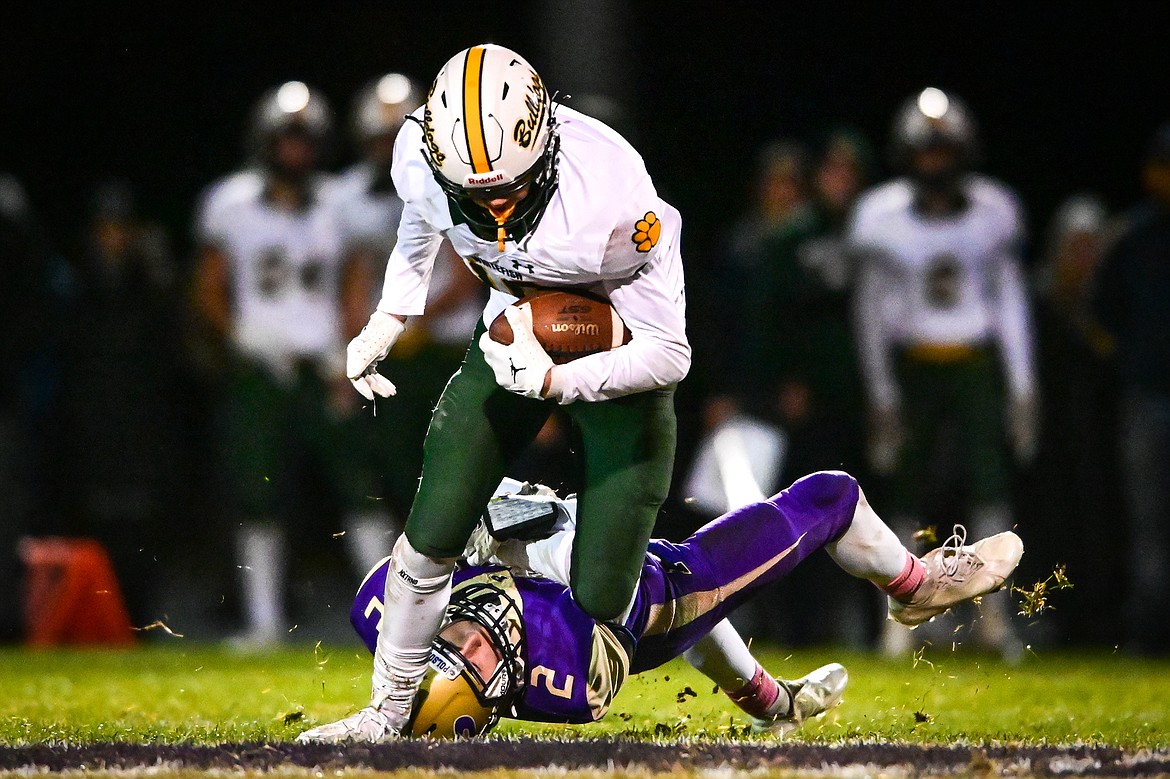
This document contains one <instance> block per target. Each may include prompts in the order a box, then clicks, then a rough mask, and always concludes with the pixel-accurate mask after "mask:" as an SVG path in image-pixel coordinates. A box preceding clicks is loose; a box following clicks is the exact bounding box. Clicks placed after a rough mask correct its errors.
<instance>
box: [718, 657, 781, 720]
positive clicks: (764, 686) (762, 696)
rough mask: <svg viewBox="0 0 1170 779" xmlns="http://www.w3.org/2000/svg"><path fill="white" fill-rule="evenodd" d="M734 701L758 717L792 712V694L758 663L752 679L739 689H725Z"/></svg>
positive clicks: (779, 715)
mask: <svg viewBox="0 0 1170 779" xmlns="http://www.w3.org/2000/svg"><path fill="white" fill-rule="evenodd" d="M724 692H726V693H727V697H728V698H731V701H732V703H734V704H735V705H736V706H738V707H740V708H741V709H743V710H744V712H746V713H747V714H748V715H749V716H752V717H755V718H756V719H775V718H776V717H787V716H788V715H790V714H791V713H792V695H791V693H789V692H788V689H787V688H785V687H783V686H781V684H780V682H778V681H777V680H776V679H774V678H772V676H771V674H769V673H768V672H767V671H765V670H764V668H763V666H760V665H757V666H756V672H755V673H754V674H753V675H752V680H751V681H750V682H748V683H747V684H745V685H744V686H743V687H740V688H739V689H738V690H724Z"/></svg>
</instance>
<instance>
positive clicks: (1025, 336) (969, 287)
mask: <svg viewBox="0 0 1170 779" xmlns="http://www.w3.org/2000/svg"><path fill="white" fill-rule="evenodd" d="M964 193H965V195H966V197H967V200H968V205H967V207H966V208H965V209H963V210H962V211H960V212H958V213H956V214H954V215H952V216H945V217H932V216H923V215H922V214H920V213H919V212H918V211H917V210H916V209H915V208H914V189H913V185H912V184H911V183H910V182H909V181H908V180H906V179H896V180H894V181H891V182H888V183H886V184H882V185H879V186H877V187H874V188H873V189H871V190H869V191H868V192H867V193H865V194H864V195H862V197H861V198H860V199H859V200H858V202H857V205H856V206H855V208H854V211H853V215H852V217H851V220H850V226H849V231H848V239H849V242H850V244H851V247H852V249H853V250H854V251H855V253H856V255H857V257H858V258H859V262H860V267H859V279H858V286H857V290H856V295H857V315H858V318H857V327H858V332H859V336H860V345H861V352H862V354H861V357H862V367H863V369H864V370H865V373H866V375H867V379H868V382H869V385H870V390H871V393H872V394H873V396H874V399H875V401H876V402H878V403H880V404H890V403H895V402H896V401H897V390H896V388H895V386H894V380H893V372H892V367H891V356H892V355H891V350H892V349H893V348H896V347H906V346H913V345H930V346H981V345H985V344H989V343H996V342H997V343H998V345H999V347H1000V350H1001V352H1002V354H1003V357H1004V360H1005V367H1006V369H1007V375H1008V380H1009V385H1010V387H1011V389H1012V391H1013V392H1015V393H1022V392H1029V391H1031V390H1032V389H1033V383H1034V380H1033V375H1032V362H1031V343H1030V341H1031V330H1030V323H1029V316H1028V307H1027V299H1026V295H1025V291H1024V283H1023V275H1022V272H1021V269H1020V263H1019V251H1020V245H1021V243H1022V240H1023V218H1022V212H1021V209H1020V206H1019V203H1018V202H1017V200H1016V197H1015V195H1014V194H1013V193H1012V192H1011V191H1010V190H1009V189H1008V188H1007V187H1006V186H1004V185H1003V184H1000V183H999V182H997V181H994V180H993V179H990V178H987V177H985V176H978V175H972V176H969V177H968V179H967V181H966V183H965V186H964Z"/></svg>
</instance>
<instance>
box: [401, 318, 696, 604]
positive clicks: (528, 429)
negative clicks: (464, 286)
mask: <svg viewBox="0 0 1170 779" xmlns="http://www.w3.org/2000/svg"><path fill="white" fill-rule="evenodd" d="M482 330H483V328H482V326H481V327H480V328H479V329H478V330H477V332H476V336H475V338H473V340H472V345H471V348H470V349H469V350H468V352H467V357H466V358H465V360H464V362H463V365H462V367H461V368H460V369H459V371H458V372H456V374H455V375H454V376H453V377H452V378H451V381H450V382H449V383H448V384H447V388H446V389H445V390H444V391H443V395H442V397H441V398H440V399H439V403H438V406H437V407H436V408H435V413H434V416H433V417H432V418H431V424H430V428H429V429H428V430H427V438H426V443H425V444H424V447H423V470H422V479H421V481H420V482H419V488H418V493H417V494H416V496H415V500H414V505H413V506H412V507H411V511H410V517H409V519H408V520H407V523H406V536H407V538H408V539H409V540H410V543H411V545H412V546H413V547H414V548H415V549H417V550H418V551H420V552H422V553H423V554H426V555H430V556H432V557H457V556H459V555H460V554H462V552H463V548H464V546H465V545H466V543H467V539H468V537H469V536H470V535H471V531H472V529H473V528H474V527H475V523H476V521H477V520H478V518H479V516H480V515H481V513H482V512H483V510H484V507H485V506H486V505H487V502H488V500H489V499H490V498H491V496H492V494H493V493H494V492H495V490H496V487H497V486H498V485H499V483H500V480H501V479H502V478H503V477H504V476H506V475H507V471H508V467H509V464H510V463H511V462H512V461H513V460H515V458H516V457H517V456H518V455H519V454H520V453H521V452H522V451H523V450H524V448H525V447H526V446H527V445H528V444H529V443H530V442H531V441H532V440H533V439H534V438H535V437H536V434H537V433H538V432H539V431H540V428H541V427H542V426H543V425H544V423H545V421H546V420H547V419H548V417H549V415H550V414H551V413H552V411H553V409H554V408H555V405H554V403H553V401H542V400H533V399H531V398H525V397H522V396H520V395H516V394H513V393H511V392H508V391H506V390H504V389H501V388H500V387H499V385H497V384H496V380H495V377H494V376H493V375H492V370H491V368H490V367H489V366H488V364H487V362H486V361H485V360H484V357H483V352H481V351H480V349H479V344H478V337H479V333H480V332H482ZM564 409H565V411H566V413H567V414H568V416H569V417H570V419H571V420H572V421H573V424H574V427H575V429H576V434H577V435H576V438H577V440H578V441H579V442H580V446H581V451H580V453H579V456H580V458H581V461H580V464H581V467H582V468H583V469H584V470H583V477H584V478H583V484H584V488H583V489H582V491H581V493H580V494H579V496H578V503H577V535H576V538H575V540H574V542H573V556H572V566H571V573H570V586H571V589H572V591H573V596H574V597H575V598H576V599H577V602H578V603H579V604H580V606H581V607H582V608H583V609H585V611H586V612H588V613H589V614H590V615H591V616H593V617H594V618H595V619H598V620H608V619H613V618H614V617H617V616H618V615H619V614H621V612H622V611H623V610H625V608H626V606H627V605H629V601H630V598H631V597H633V593H634V588H635V587H636V586H637V582H638V576H639V575H640V573H641V570H642V562H643V558H644V557H645V554H646V545H647V542H648V541H649V539H650V533H651V531H652V530H653V528H654V521H655V519H656V518H657V516H658V509H659V508H660V507H661V505H662V502H663V501H664V500H666V496H667V492H668V491H669V489H670V477H671V471H672V468H673V466H674V451H675V439H676V429H675V415H674V387H667V388H663V389H658V390H651V391H648V392H642V393H638V394H634V395H628V396H626V397H622V398H616V399H614V400H607V401H603V402H594V403H590V402H584V401H578V402H576V403H571V404H569V405H567V406H564Z"/></svg>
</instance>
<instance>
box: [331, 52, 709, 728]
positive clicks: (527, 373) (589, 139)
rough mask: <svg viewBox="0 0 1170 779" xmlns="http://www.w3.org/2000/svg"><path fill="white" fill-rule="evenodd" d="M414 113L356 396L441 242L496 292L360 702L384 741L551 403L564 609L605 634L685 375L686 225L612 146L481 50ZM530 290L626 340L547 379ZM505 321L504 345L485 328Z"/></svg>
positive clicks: (377, 387)
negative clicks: (565, 548)
mask: <svg viewBox="0 0 1170 779" xmlns="http://www.w3.org/2000/svg"><path fill="white" fill-rule="evenodd" d="M413 117H414V118H415V119H416V120H418V121H417V122H416V123H411V124H408V125H406V126H405V127H404V128H403V130H402V133H401V135H400V137H399V140H398V143H397V144H396V147H395V155H394V165H393V168H392V172H393V176H394V182H395V185H396V186H397V188H398V192H399V195H400V196H401V197H402V198H403V200H404V201H405V202H406V205H405V207H404V210H403V218H402V222H401V224H400V226H399V230H398V243H397V245H396V246H395V249H394V252H393V253H392V254H391V256H390V260H389V262H388V263H387V268H386V282H385V284H384V286H383V296H382V300H381V302H380V303H379V304H378V307H377V310H376V311H375V312H374V314H373V315H372V316H371V318H370V321H369V323H368V324H367V325H366V327H365V328H364V329H363V331H362V334H361V335H360V336H358V337H357V338H355V339H354V340H353V341H352V342H351V343H350V346H349V349H348V353H347V354H348V356H347V374H348V375H349V377H350V378H351V379H353V381H354V386H355V387H356V388H357V389H358V391H359V392H361V393H362V394H363V395H364V396H365V397H367V398H369V399H371V400H372V399H373V398H374V396H375V394H378V395H382V396H387V395H391V394H393V393H394V391H395V390H394V386H393V384H392V383H391V382H390V381H389V380H388V379H387V378H386V377H384V376H382V375H381V374H380V373H378V364H379V363H380V362H381V361H382V360H383V358H384V357H386V355H387V354H388V353H389V352H390V350H391V348H392V347H393V346H394V344H395V343H396V341H398V339H399V337H400V336H402V335H403V331H404V329H405V327H404V323H405V321H406V318H407V317H408V316H410V315H416V314H420V313H422V312H423V311H424V310H425V303H426V294H427V287H428V282H429V280H430V275H431V269H432V267H433V263H434V259H435V256H436V254H437V252H438V250H439V247H440V245H441V243H442V240H443V238H444V237H445V238H446V239H447V240H449V241H450V242H451V244H452V245H453V246H454V247H455V250H456V252H458V254H459V255H460V256H461V257H463V258H464V261H465V262H467V263H468V266H469V267H470V268H472V270H473V271H474V272H475V274H476V275H477V276H478V277H479V278H480V280H481V281H483V283H484V284H485V285H488V286H490V287H491V288H492V291H491V296H490V298H489V300H488V304H487V307H486V308H485V309H484V313H483V323H482V324H481V325H480V326H479V327H478V328H477V333H479V334H480V335H479V336H478V338H474V337H473V339H472V343H471V346H470V348H469V349H468V351H467V356H466V359H465V360H464V362H463V364H462V366H461V367H460V369H459V370H458V371H457V372H456V373H455V375H454V376H452V378H451V380H450V382H448V384H447V386H446V388H445V389H444V391H443V395H442V397H441V398H440V400H439V403H438V406H437V407H436V409H435V413H434V415H433V417H432V422H431V425H430V427H429V429H428V431H427V437H426V445H425V448H424V455H423V456H424V467H423V475H422V480H421V481H420V484H419V489H418V492H417V493H416V495H415V500H414V503H413V504H412V506H411V511H410V516H409V518H408V520H407V523H406V531H405V533H404V534H403V536H402V537H400V538H399V540H398V542H397V544H396V546H395V551H394V554H393V555H392V557H391V565H392V567H393V570H394V575H392V576H389V577H387V580H386V582H387V583H386V598H385V602H386V617H385V625H384V629H383V631H382V633H381V636H380V639H379V642H378V651H377V653H376V654H375V658H374V673H373V681H374V684H373V690H372V696H371V700H372V702H373V704H372V705H374V706H375V707H377V708H378V709H379V711H381V712H382V713H383V714H384V715H385V716H386V718H387V720H386V722H387V723H388V727H391V728H398V727H402V726H404V725H405V723H406V721H407V718H408V716H409V713H410V709H411V706H412V702H413V700H414V694H415V692H416V690H417V689H418V684H419V683H420V682H421V680H422V677H423V674H424V673H425V670H426V664H427V660H428V657H429V651H430V650H429V648H430V644H431V640H432V639H433V638H434V636H435V634H436V632H437V631H438V628H439V624H440V622H441V620H442V617H443V613H444V609H445V607H446V603H447V599H448V596H449V588H450V581H451V574H452V571H453V570H454V565H455V560H456V559H457V558H458V557H459V555H460V554H461V552H462V550H463V547H464V545H465V544H466V541H467V538H468V536H469V535H470V534H471V531H472V530H473V528H474V520H475V517H476V516H477V514H478V512H479V511H481V510H482V507H483V505H484V504H485V503H486V502H487V500H488V498H490V497H491V495H492V492H493V491H494V490H495V489H496V486H497V485H498V484H499V482H500V479H501V478H503V476H504V474H505V472H506V470H507V469H508V468H509V467H510V465H511V463H512V462H513V461H515V460H517V459H518V458H519V457H520V455H521V453H522V452H523V450H524V449H525V448H526V447H527V446H528V445H529V444H530V443H531V441H532V440H533V439H534V438H536V436H537V434H538V432H539V431H540V429H541V428H542V427H543V426H544V425H545V423H546V422H547V420H548V418H549V416H550V414H551V413H552V411H553V409H554V408H555V407H556V405H557V403H559V404H560V405H561V407H562V408H563V409H564V411H565V413H566V415H567V416H568V417H569V418H570V419H571V420H572V423H573V427H574V433H573V435H574V439H575V443H576V444H577V449H578V452H579V463H580V466H581V471H582V473H583V487H582V490H581V492H580V518H579V522H578V529H577V533H576V536H575V542H574V547H573V558H574V563H573V566H572V576H571V589H572V592H573V597H574V598H576V599H577V602H578V603H579V604H580V605H581V606H582V608H584V609H585V610H586V611H587V612H588V613H590V614H591V615H593V616H594V617H597V618H599V619H603V620H604V619H611V618H613V617H614V616H616V615H618V614H619V613H621V611H622V610H623V609H624V608H625V607H626V605H627V604H628V603H629V601H630V598H631V597H632V594H633V591H634V588H635V587H636V584H637V579H638V574H639V571H640V568H641V564H642V557H643V554H644V552H645V547H646V542H647V540H648V539H649V537H650V532H651V530H652V528H653V526H654V522H655V519H656V518H657V514H658V509H659V507H660V506H661V505H662V502H663V501H664V500H665V499H666V496H667V493H668V491H669V487H670V477H671V472H672V469H673V464H674V452H675V441H676V420H675V412H674V393H675V389H676V386H677V383H678V382H679V381H681V380H682V378H683V377H684V376H685V375H686V373H687V371H688V370H689V368H690V345H689V343H688V342H687V340H686V333H685V319H686V317H685V294H684V287H683V275H682V257H681V247H680V244H679V241H680V233H681V227H682V220H681V217H680V216H679V213H678V211H677V210H676V209H675V208H673V207H672V206H670V205H669V204H668V203H666V202H665V201H664V200H662V199H661V198H660V197H659V196H658V193H657V191H656V190H655V188H654V184H653V182H652V180H651V178H650V176H649V174H648V173H647V172H646V168H645V164H644V162H643V161H642V159H641V157H640V156H639V155H638V153H637V152H636V151H635V150H634V149H633V148H632V147H631V146H630V145H629V144H628V143H627V142H626V141H625V140H624V139H622V138H621V137H620V136H619V135H618V134H617V133H615V132H614V131H613V130H611V129H610V128H608V127H607V126H605V125H604V124H602V123H601V122H599V121H597V120H595V119H592V118H590V117H587V116H585V115H584V114H581V113H579V112H577V111H574V110H572V109H571V108H568V107H567V106H561V105H556V104H554V103H553V101H552V99H551V97H550V96H549V93H548V91H547V90H546V89H545V86H544V83H543V81H542V80H541V78H540V76H539V75H538V74H537V73H536V71H535V70H534V69H533V68H532V67H531V65H529V64H528V63H527V62H526V61H525V60H524V58H523V57H521V56H520V55H519V54H517V53H516V52H513V51H511V50H509V49H506V48H503V47H500V46H495V45H481V46H473V47H471V48H469V49H466V50H464V51H461V52H459V53H458V54H457V55H455V56H454V57H452V58H451V59H450V60H448V62H447V63H446V64H445V65H444V66H443V68H442V69H440V71H439V74H438V76H437V77H436V79H435V81H434V83H433V84H432V86H431V90H430V93H429V95H428V98H427V102H426V104H425V107H424V108H422V109H421V110H418V111H416V112H415V113H414V114H413ZM544 287H549V288H558V287H572V288H577V289H582V290H586V291H590V292H593V293H595V294H597V295H600V296H601V297H603V298H605V299H607V300H609V301H610V302H611V303H612V304H613V307H614V309H615V310H616V311H617V312H618V313H619V314H620V315H621V317H622V319H623V320H624V321H625V324H626V326H627V327H628V328H629V330H630V331H631V333H632V339H631V340H630V342H629V343H627V344H625V345H622V346H619V347H617V348H615V349H612V350H610V351H607V352H601V353H598V354H592V355H589V356H587V357H582V358H580V359H577V360H573V361H572V362H568V363H565V364H563V365H553V363H552V360H551V359H550V358H549V356H548V355H547V354H546V353H545V352H544V350H543V349H542V348H541V347H540V345H539V344H538V343H537V341H536V339H535V337H534V336H533V335H532V320H531V314H530V313H528V309H526V308H518V307H515V306H512V305H511V304H512V303H514V302H516V300H517V299H518V298H520V297H522V296H524V295H525V294H527V293H528V292H531V291H533V290H535V289H537V288H544ZM501 313H503V314H504V315H505V316H506V317H507V318H508V322H509V324H510V325H511V328H512V332H513V336H514V337H513V341H512V343H511V344H508V345H505V344H500V343H497V342H496V341H493V340H492V339H491V338H490V337H488V336H487V334H486V332H485V330H486V324H487V323H488V322H491V321H492V320H494V319H495V317H496V316H497V315H499V314H501ZM409 380H410V377H409V376H407V377H405V378H404V381H409Z"/></svg>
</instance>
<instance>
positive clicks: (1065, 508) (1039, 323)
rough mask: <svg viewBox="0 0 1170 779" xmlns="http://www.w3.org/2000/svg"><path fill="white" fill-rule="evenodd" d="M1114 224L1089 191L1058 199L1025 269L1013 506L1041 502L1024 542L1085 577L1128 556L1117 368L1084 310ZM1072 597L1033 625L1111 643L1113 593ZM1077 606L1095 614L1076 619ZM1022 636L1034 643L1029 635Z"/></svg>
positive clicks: (1106, 574) (1102, 573) (1115, 624)
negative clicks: (1026, 320)
mask: <svg viewBox="0 0 1170 779" xmlns="http://www.w3.org/2000/svg"><path fill="white" fill-rule="evenodd" d="M1116 227H1117V225H1116V220H1115V219H1113V218H1112V217H1111V215H1110V213H1109V211H1108V209H1107V208H1106V205H1105V202H1104V200H1103V199H1102V198H1101V197H1100V196H1098V195H1097V194H1095V193H1089V192H1080V193H1077V194H1075V195H1072V196H1070V197H1068V198H1066V199H1065V200H1064V201H1063V202H1061V203H1060V205H1058V206H1057V208H1056V211H1055V212H1054V213H1053V215H1052V217H1051V219H1050V220H1049V224H1048V229H1047V231H1046V234H1045V242H1044V246H1043V249H1042V251H1041V253H1040V255H1039V257H1038V260H1039V261H1038V263H1037V266H1036V268H1035V274H1034V277H1033V280H1034V287H1035V293H1036V309H1035V311H1036V351H1037V360H1036V362H1037V368H1038V370H1037V375H1038V379H1039V381H1040V384H1041V390H1040V394H1041V397H1043V398H1044V403H1043V408H1042V413H1043V424H1041V426H1040V427H1041V436H1040V445H1039V448H1038V449H1037V453H1036V462H1035V466H1034V467H1033V469H1032V471H1031V472H1030V474H1029V478H1028V479H1027V480H1026V481H1023V482H1022V483H1021V484H1020V485H1019V486H1020V491H1019V495H1018V497H1019V500H1020V502H1021V505H1027V506H1036V507H1039V506H1042V507H1044V510H1043V511H1037V510H1035V509H1033V510H1031V511H1030V512H1029V518H1028V521H1029V528H1030V529H1031V531H1032V533H1033V535H1034V536H1035V538H1036V542H1035V543H1034V544H1032V548H1033V549H1034V550H1036V551H1037V552H1039V553H1041V554H1051V555H1052V556H1053V557H1057V556H1058V555H1059V557H1058V558H1057V559H1059V560H1060V561H1061V562H1063V563H1065V564H1067V566H1068V570H1069V571H1072V572H1075V575H1076V576H1077V577H1078V578H1083V579H1084V580H1086V581H1108V580H1109V579H1111V578H1112V577H1113V576H1115V572H1116V571H1117V570H1119V569H1120V568H1121V567H1122V566H1124V565H1125V564H1126V563H1125V559H1124V556H1123V555H1122V554H1120V552H1121V544H1120V543H1119V541H1120V539H1117V528H1116V513H1117V506H1118V505H1119V503H1120V502H1121V501H1123V500H1124V498H1123V496H1122V492H1121V489H1120V487H1119V468H1118V464H1117V459H1118V458H1117V454H1118V445H1117V435H1118V414H1117V408H1116V406H1117V404H1116V403H1115V402H1114V399H1115V398H1116V396H1117V391H1118V381H1117V371H1116V369H1115V364H1114V359H1113V349H1112V346H1113V344H1112V339H1111V338H1110V336H1109V334H1108V333H1107V332H1106V331H1105V329H1104V328H1102V327H1101V325H1100V324H1099V323H1098V322H1097V321H1096V319H1095V318H1094V316H1093V310H1092V296H1093V290H1094V278H1095V276H1096V274H1097V271H1098V268H1099V266H1100V262H1101V258H1102V257H1103V255H1104V253H1105V251H1106V250H1107V248H1108V247H1109V245H1110V243H1111V242H1112V241H1113V239H1114V236H1115V234H1116ZM1073 420H1075V423H1074V422H1073ZM1032 522H1035V525H1034V526H1033V525H1032ZM1070 535H1071V537H1072V538H1075V539H1077V543H1068V544H1065V545H1064V548H1063V549H1061V548H1060V544H1061V541H1060V540H1061V539H1063V538H1066V537H1068V536H1070ZM1046 545H1051V546H1046ZM1079 597H1080V599H1081V600H1080V606H1078V608H1076V609H1070V610H1064V609H1062V610H1058V611H1055V612H1054V613H1053V614H1052V617H1051V618H1050V619H1048V620H1045V621H1042V622H1041V623H1040V625H1038V627H1039V626H1041V625H1042V626H1043V627H1044V628H1045V629H1048V630H1053V629H1055V628H1057V627H1058V626H1059V629H1060V632H1065V633H1066V634H1067V635H1078V636H1080V637H1081V638H1082V639H1083V640H1086V641H1089V642H1091V643H1102V644H1107V643H1113V644H1115V643H1116V641H1117V638H1116V637H1117V636H1118V635H1119V634H1120V633H1121V631H1122V624H1121V618H1122V615H1121V614H1120V613H1119V612H1118V611H1117V609H1116V608H1115V606H1116V593H1114V592H1110V591H1109V589H1108V588H1105V587H1090V588H1084V589H1082V590H1081V591H1080V592H1079ZM1082 609H1083V610H1085V611H1087V612H1089V613H1092V614H1094V615H1095V616H1094V618H1093V619H1091V620H1084V619H1083V618H1082V617H1080V616H1079V614H1078V612H1080V611H1082ZM1076 622H1080V623H1081V624H1077V625H1074V624H1073V623H1076ZM1029 639H1030V642H1031V643H1035V641H1036V639H1037V636H1036V635H1035V634H1033V635H1030V636H1029Z"/></svg>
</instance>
